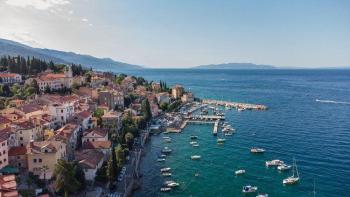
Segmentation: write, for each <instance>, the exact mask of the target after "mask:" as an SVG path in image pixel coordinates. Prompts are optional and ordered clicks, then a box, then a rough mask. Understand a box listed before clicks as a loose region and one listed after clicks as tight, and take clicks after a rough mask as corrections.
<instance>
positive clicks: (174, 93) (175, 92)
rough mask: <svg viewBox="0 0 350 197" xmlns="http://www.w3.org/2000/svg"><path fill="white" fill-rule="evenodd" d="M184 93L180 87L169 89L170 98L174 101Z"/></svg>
mask: <svg viewBox="0 0 350 197" xmlns="http://www.w3.org/2000/svg"><path fill="white" fill-rule="evenodd" d="M183 93H184V88H183V87H182V86H181V85H175V86H173V87H172V89H171V96H172V97H173V98H175V99H179V98H181V96H182V94H183Z"/></svg>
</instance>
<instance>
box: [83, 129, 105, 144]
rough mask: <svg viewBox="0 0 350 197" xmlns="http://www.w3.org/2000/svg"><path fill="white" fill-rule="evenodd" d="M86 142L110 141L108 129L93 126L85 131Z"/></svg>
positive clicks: (84, 139) (84, 138)
mask: <svg viewBox="0 0 350 197" xmlns="http://www.w3.org/2000/svg"><path fill="white" fill-rule="evenodd" d="M82 140H83V143H84V142H95V141H108V131H107V129H102V128H93V129H89V130H87V131H85V132H84V133H83V139H82Z"/></svg>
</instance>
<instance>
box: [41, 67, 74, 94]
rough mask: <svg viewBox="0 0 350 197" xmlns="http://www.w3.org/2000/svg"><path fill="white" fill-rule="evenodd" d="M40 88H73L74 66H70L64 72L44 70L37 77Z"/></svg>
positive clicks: (42, 89) (43, 89)
mask: <svg viewBox="0 0 350 197" xmlns="http://www.w3.org/2000/svg"><path fill="white" fill-rule="evenodd" d="M36 81H37V82H38V85H39V90H40V91H42V92H44V91H45V90H46V89H47V88H49V89H50V90H59V89H62V88H71V87H72V84H73V72H72V68H71V67H70V66H68V67H67V68H66V69H65V71H64V73H58V74H56V73H51V72H44V73H41V74H39V76H38V77H37V78H36Z"/></svg>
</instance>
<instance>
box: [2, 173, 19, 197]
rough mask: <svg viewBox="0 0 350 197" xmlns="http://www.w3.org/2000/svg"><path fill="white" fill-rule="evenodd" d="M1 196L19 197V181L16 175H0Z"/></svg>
mask: <svg viewBox="0 0 350 197" xmlns="http://www.w3.org/2000/svg"><path fill="white" fill-rule="evenodd" d="M0 196H1V197H18V196H20V195H19V193H18V191H17V183H16V176H15V175H1V176H0Z"/></svg>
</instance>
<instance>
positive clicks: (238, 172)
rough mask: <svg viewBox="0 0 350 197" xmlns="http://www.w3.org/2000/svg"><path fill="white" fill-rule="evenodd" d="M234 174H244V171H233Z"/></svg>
mask: <svg viewBox="0 0 350 197" xmlns="http://www.w3.org/2000/svg"><path fill="white" fill-rule="evenodd" d="M235 174H236V175H241V174H245V170H243V169H240V170H237V171H235Z"/></svg>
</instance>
